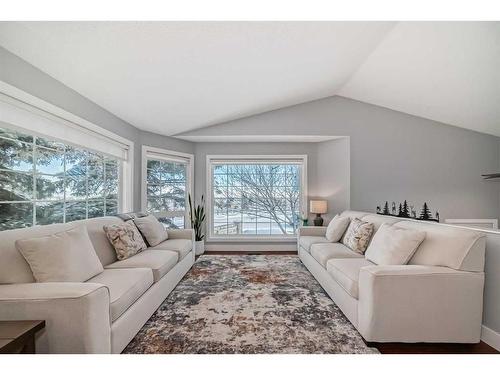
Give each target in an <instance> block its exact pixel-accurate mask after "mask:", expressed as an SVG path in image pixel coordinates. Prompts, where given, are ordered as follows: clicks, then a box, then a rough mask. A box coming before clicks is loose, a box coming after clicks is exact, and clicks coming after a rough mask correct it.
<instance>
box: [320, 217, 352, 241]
mask: <svg viewBox="0 0 500 375" xmlns="http://www.w3.org/2000/svg"><path fill="white" fill-rule="evenodd" d="M350 222H351V219H350V218H348V217H340V216H339V215H336V216H335V217H334V218H333V219H332V220H331V221H330V223H329V224H328V226H327V227H326V235H325V237H326V239H327V240H328V241H330V242H339V241H340V239H341V238H342V236H343V235H344V233H345V231H346V229H347V227H348V226H349V223H350Z"/></svg>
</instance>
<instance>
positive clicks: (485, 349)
mask: <svg viewBox="0 0 500 375" xmlns="http://www.w3.org/2000/svg"><path fill="white" fill-rule="evenodd" d="M205 254H207V255H261V254H262V255H297V252H296V251H207V252H205ZM367 345H368V346H370V347H373V348H377V349H378V350H379V351H380V353H382V354H500V352H498V351H497V350H496V349H495V348H492V347H491V346H489V345H488V344H486V343H484V342H483V341H481V342H480V343H477V344H447V343H445V344H434V343H415V344H405V343H397V342H394V343H376V342H369V343H367Z"/></svg>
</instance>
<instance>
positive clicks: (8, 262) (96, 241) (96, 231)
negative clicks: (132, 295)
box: [0, 216, 122, 284]
mask: <svg viewBox="0 0 500 375" xmlns="http://www.w3.org/2000/svg"><path fill="white" fill-rule="evenodd" d="M121 222H122V220H121V219H119V218H117V217H111V216H108V217H99V218H95V219H88V220H79V221H74V222H71V223H66V224H50V225H37V226H35V227H32V228H20V229H12V230H6V231H0V244H1V246H0V284H20V283H33V282H35V279H34V277H33V273H32V272H31V269H30V266H29V265H28V263H27V262H26V260H25V259H24V257H23V256H22V255H21V253H20V252H19V251H18V250H17V249H16V246H15V242H16V240H19V239H25V238H33V237H41V236H46V235H49V234H54V233H58V232H62V231H64V230H67V229H70V228H72V227H75V226H77V225H85V226H86V227H87V232H88V235H89V237H90V241H91V242H92V245H93V246H94V249H95V252H96V254H97V256H98V257H99V259H100V260H101V263H102V265H103V266H107V265H108V264H111V263H113V262H116V259H117V258H116V253H115V250H114V249H113V246H112V245H111V244H110V243H109V241H108V238H107V237H106V234H105V233H104V230H103V229H102V227H103V225H105V224H113V223H121Z"/></svg>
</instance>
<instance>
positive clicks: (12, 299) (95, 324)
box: [0, 282, 111, 353]
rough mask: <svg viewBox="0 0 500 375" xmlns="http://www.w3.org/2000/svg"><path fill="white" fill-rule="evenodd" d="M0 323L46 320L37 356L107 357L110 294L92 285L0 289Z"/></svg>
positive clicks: (42, 284) (41, 285)
mask: <svg viewBox="0 0 500 375" xmlns="http://www.w3.org/2000/svg"><path fill="white" fill-rule="evenodd" d="M0 320H45V324H46V325H45V329H44V330H43V331H42V332H41V334H40V336H37V338H36V350H37V352H38V353H110V351H111V321H110V310H109V291H108V288H107V287H105V286H104V285H101V284H94V283H58V282H53V283H30V284H8V285H0Z"/></svg>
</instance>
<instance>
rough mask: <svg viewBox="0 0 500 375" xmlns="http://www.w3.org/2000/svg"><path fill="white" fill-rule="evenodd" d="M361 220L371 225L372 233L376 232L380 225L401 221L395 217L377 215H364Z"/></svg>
mask: <svg viewBox="0 0 500 375" xmlns="http://www.w3.org/2000/svg"><path fill="white" fill-rule="evenodd" d="M361 220H363V221H366V222H368V223H372V224H373V231H374V232H376V231H378V230H379V228H380V227H381V226H382V224H395V223H397V222H398V221H401V219H400V218H397V217H391V216H385V215H377V214H369V215H364V216H363V217H361Z"/></svg>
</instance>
